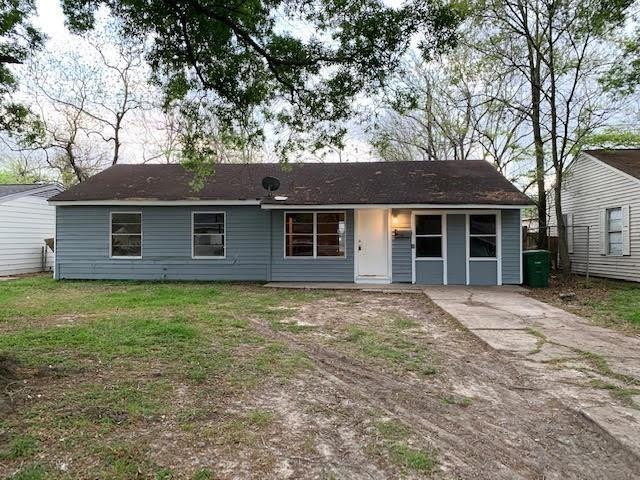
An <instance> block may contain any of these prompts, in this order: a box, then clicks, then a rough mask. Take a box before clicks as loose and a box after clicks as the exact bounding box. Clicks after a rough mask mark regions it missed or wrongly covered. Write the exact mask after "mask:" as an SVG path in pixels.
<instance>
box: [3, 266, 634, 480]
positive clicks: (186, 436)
mask: <svg viewBox="0 0 640 480" xmlns="http://www.w3.org/2000/svg"><path fill="white" fill-rule="evenodd" d="M528 382H529V381H528V380H527V379H526V378H523V375H522V373H521V372H519V371H518V369H514V368H511V366H509V365H508V363H506V362H505V360H504V358H503V357H502V356H500V355H498V354H496V353H495V352H492V351H490V349H488V348H487V346H486V345H484V344H483V343H481V342H479V341H477V340H476V339H475V338H474V337H473V336H472V335H471V334H469V332H468V331H466V330H465V329H464V328H461V327H460V325H459V324H457V323H456V322H453V321H452V320H451V319H450V318H449V317H448V316H447V315H445V314H444V313H443V312H442V311H440V310H439V309H438V308H437V307H435V305H433V303H431V302H430V301H429V300H428V299H427V297H426V296H425V295H422V294H414V295H409V294H406V295H405V294H403V295H397V294H396V295H391V294H382V293H365V292H353V291H350V292H335V291H333V292H328V291H326V292H322V291H303V290H276V289H270V288H264V287H262V286H259V285H252V284H224V283H216V284H211V283H186V282H185V283H169V282H167V283H141V282H108V281H102V282H97V281H96V282H75V281H60V282H55V281H53V280H51V279H50V278H47V277H45V276H33V277H25V278H21V279H17V280H11V281H5V282H0V478H11V479H18V480H27V479H29V480H39V479H60V480H70V479H85V478H90V479H115V480H118V479H154V480H168V479H197V480H205V479H213V478H216V479H232V478H233V479H236V478H243V479H244V478H252V479H253V478H255V479H261V480H262V479H265V478H283V479H285V478H290V479H298V478H305V479H306V478H308V479H327V480H329V479H337V478H366V479H371V478H373V479H380V480H383V479H387V478H404V479H422V478H439V479H443V478H484V477H485V476H486V472H488V471H490V472H501V476H500V477H499V478H543V477H546V476H549V477H554V478H555V477H558V478H589V477H590V476H591V477H592V478H613V477H615V478H632V477H633V474H634V473H635V472H637V471H638V468H639V467H638V462H637V460H633V459H630V458H628V457H627V456H625V455H623V454H620V450H619V449H617V448H616V447H615V445H614V444H613V443H612V442H611V441H610V440H609V439H607V438H604V437H603V436H602V434H601V433H600V431H599V430H597V429H595V428H593V427H592V426H591V425H590V424H588V423H586V422H584V419H582V418H580V417H578V416H577V415H576V414H575V413H574V412H572V411H570V410H568V409H564V408H563V407H561V406H560V405H559V404H558V401H557V399H556V398H555V397H553V396H551V395H546V394H545V393H544V392H542V391H536V393H535V395H534V394H532V389H531V388H528V387H527V388H524V389H522V387H523V386H525V387H526V386H527V385H528ZM605 387H607V388H608V386H605ZM605 387H603V388H605ZM620 393H621V394H622V393H624V394H625V395H626V396H629V395H632V394H633V392H631V391H629V392H620ZM567 438H569V439H570V441H566V439H567ZM632 472H633V473H632Z"/></svg>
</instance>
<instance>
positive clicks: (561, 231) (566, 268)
mask: <svg viewBox="0 0 640 480" xmlns="http://www.w3.org/2000/svg"><path fill="white" fill-rule="evenodd" d="M555 13H556V11H555V8H554V6H553V5H550V6H549V10H548V22H549V26H548V35H549V39H548V42H549V54H548V62H547V64H548V67H549V80H550V82H549V90H548V94H549V107H550V110H551V129H550V134H551V139H550V140H551V160H552V161H553V168H554V170H555V177H556V178H555V180H556V181H555V188H554V210H555V215H556V225H557V226H558V255H559V257H560V258H559V261H560V271H561V272H562V276H563V277H565V278H567V277H568V276H569V275H570V274H571V265H570V263H569V245H568V242H567V228H566V225H565V223H564V216H563V215H562V181H563V174H564V161H563V159H562V158H560V156H559V154H558V108H557V104H556V93H557V90H556V89H557V84H556V63H555V60H556V59H555V48H554V47H555V41H554V36H553V35H554V32H553V19H554V16H555Z"/></svg>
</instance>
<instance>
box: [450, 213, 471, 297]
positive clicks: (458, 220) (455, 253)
mask: <svg viewBox="0 0 640 480" xmlns="http://www.w3.org/2000/svg"><path fill="white" fill-rule="evenodd" d="M466 228H467V227H466V216H465V215H464V214H457V215H447V282H448V284H449V285H464V284H465V283H467V241H466Z"/></svg>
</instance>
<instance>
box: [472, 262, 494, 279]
mask: <svg viewBox="0 0 640 480" xmlns="http://www.w3.org/2000/svg"><path fill="white" fill-rule="evenodd" d="M496 273H497V262H491V261H477V260H476V261H473V260H471V261H469V284H470V285H495V284H496V278H497V277H496Z"/></svg>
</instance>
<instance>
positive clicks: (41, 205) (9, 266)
mask: <svg viewBox="0 0 640 480" xmlns="http://www.w3.org/2000/svg"><path fill="white" fill-rule="evenodd" d="M61 191H62V189H60V187H58V186H56V185H38V184H35V185H0V276H3V275H16V274H20V273H31V272H40V271H42V270H43V269H44V270H50V269H51V268H52V266H53V252H51V250H49V251H48V252H47V253H48V255H47V262H46V264H45V265H43V255H42V248H43V247H44V246H45V243H44V241H45V239H46V238H53V237H54V234H55V229H56V217H55V208H54V207H52V206H50V205H49V204H48V203H47V199H48V198H49V197H51V196H52V195H55V194H57V193H60V192H61ZM43 267H44V268H43Z"/></svg>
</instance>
